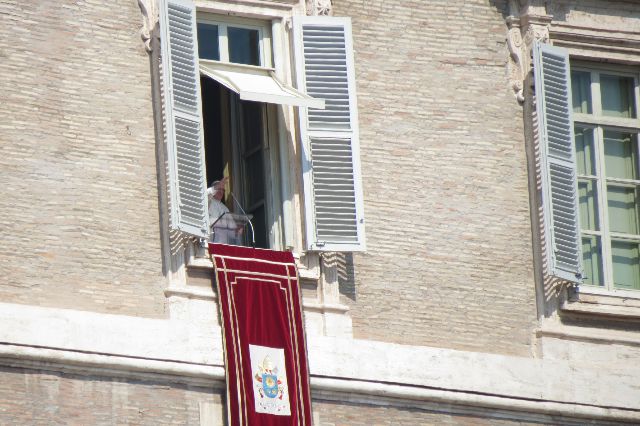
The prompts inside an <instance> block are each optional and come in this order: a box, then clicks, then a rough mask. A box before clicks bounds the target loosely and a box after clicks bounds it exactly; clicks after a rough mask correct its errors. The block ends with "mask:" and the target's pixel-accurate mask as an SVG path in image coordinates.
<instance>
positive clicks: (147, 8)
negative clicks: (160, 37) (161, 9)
mask: <svg viewBox="0 0 640 426" xmlns="http://www.w3.org/2000/svg"><path fill="white" fill-rule="evenodd" d="M138 6H139V7H140V12H142V28H141V29H140V37H142V41H143V42H144V47H145V49H146V50H147V52H151V50H152V47H151V33H152V32H153V29H154V28H155V26H156V25H157V24H158V20H159V19H160V18H159V15H158V0H138Z"/></svg>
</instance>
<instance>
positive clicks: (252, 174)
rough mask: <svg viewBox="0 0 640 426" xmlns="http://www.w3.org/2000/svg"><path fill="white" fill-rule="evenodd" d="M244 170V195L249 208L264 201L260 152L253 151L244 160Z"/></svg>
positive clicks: (262, 168)
mask: <svg viewBox="0 0 640 426" xmlns="http://www.w3.org/2000/svg"><path fill="white" fill-rule="evenodd" d="M244 161H245V168H246V170H245V171H246V180H245V184H246V193H247V206H248V208H251V207H252V206H253V205H254V204H257V203H261V202H262V201H264V171H263V170H264V167H263V165H262V161H263V160H262V151H260V150H258V151H255V152H254V153H253V154H251V155H249V156H248V157H246V158H245V160H244Z"/></svg>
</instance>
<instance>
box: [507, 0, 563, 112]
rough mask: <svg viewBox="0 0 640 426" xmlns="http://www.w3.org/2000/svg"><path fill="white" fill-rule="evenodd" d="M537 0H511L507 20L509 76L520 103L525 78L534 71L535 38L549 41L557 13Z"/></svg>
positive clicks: (522, 100)
mask: <svg viewBox="0 0 640 426" xmlns="http://www.w3.org/2000/svg"><path fill="white" fill-rule="evenodd" d="M531 3H534V2H533V1H527V0H524V1H523V0H519V1H518V0H510V1H509V16H507V18H506V23H507V47H508V48H509V64H508V72H509V80H510V85H511V88H512V89H513V92H514V94H515V96H516V99H517V100H518V102H519V103H522V102H524V81H525V79H526V78H527V75H528V74H529V72H530V71H531V67H532V64H531V51H532V49H533V44H534V42H535V41H543V42H547V41H549V27H550V24H551V20H552V19H553V17H552V16H551V15H547V14H546V11H545V10H544V8H543V7H542V8H541V7H540V6H534V5H532V4H531Z"/></svg>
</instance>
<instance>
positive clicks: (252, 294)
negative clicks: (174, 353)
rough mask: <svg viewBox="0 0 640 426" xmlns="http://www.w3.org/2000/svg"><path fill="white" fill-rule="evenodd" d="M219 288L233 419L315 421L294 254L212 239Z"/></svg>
mask: <svg viewBox="0 0 640 426" xmlns="http://www.w3.org/2000/svg"><path fill="white" fill-rule="evenodd" d="M209 253H210V254H211V255H212V258H213V261H214V264H215V270H216V282H217V286H218V296H219V303H220V312H221V316H222V323H223V324H222V331H223V339H224V348H225V368H226V372H227V413H228V419H229V424H230V425H231V426H236V425H265V426H285V425H286V426H289V425H311V424H312V423H311V396H310V390H309V370H308V367H307V350H306V344H305V335H304V322H303V318H302V302H301V297H300V291H299V287H298V274H297V271H296V266H295V263H294V259H293V255H292V254H291V253H289V252H279V251H272V250H262V249H253V248H249V247H239V246H230V245H225V244H209Z"/></svg>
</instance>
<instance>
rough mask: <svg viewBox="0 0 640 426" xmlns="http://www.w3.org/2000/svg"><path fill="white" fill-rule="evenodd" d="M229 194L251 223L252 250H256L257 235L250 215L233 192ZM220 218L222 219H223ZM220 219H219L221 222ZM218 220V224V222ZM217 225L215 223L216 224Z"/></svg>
mask: <svg viewBox="0 0 640 426" xmlns="http://www.w3.org/2000/svg"><path fill="white" fill-rule="evenodd" d="M229 194H230V195H231V198H233V201H235V203H236V205H237V206H238V208H239V209H240V211H241V212H242V214H243V215H244V216H245V217H246V218H247V222H249V227H250V228H251V247H252V248H256V234H255V232H254V230H253V223H251V219H249V215H248V214H247V213H246V212H245V211H244V209H243V208H242V206H241V205H240V203H239V202H238V199H237V198H236V196H235V195H233V191H229ZM225 214H226V213H223V214H222V216H224V215H225ZM222 216H220V217H222ZM219 219H220V218H218V220H219ZM218 220H216V222H217V221H218ZM214 223H215V222H214Z"/></svg>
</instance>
